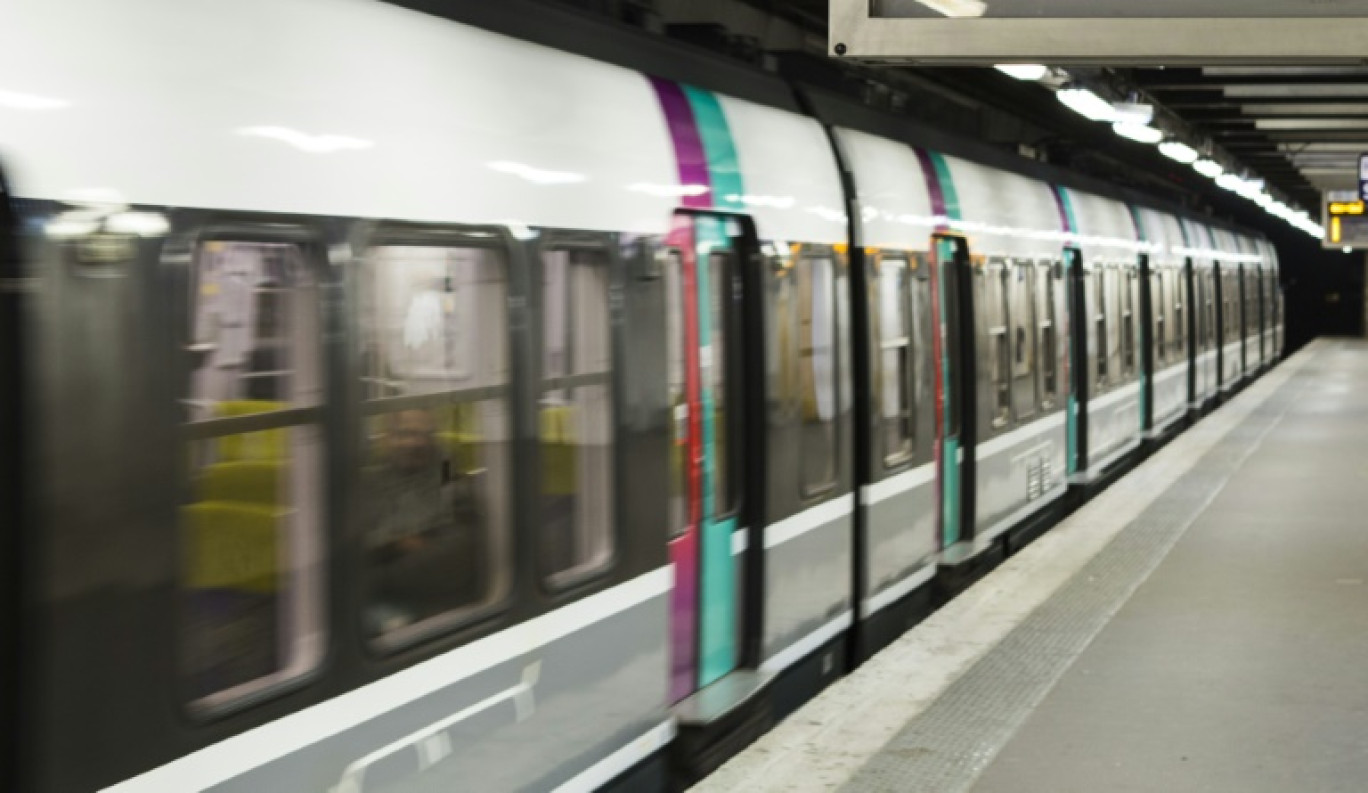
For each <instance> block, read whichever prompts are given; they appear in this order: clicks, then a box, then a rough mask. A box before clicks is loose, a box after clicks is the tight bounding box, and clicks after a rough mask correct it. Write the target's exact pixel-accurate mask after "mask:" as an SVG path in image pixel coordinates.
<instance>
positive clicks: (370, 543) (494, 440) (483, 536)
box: [359, 245, 512, 647]
mask: <svg viewBox="0 0 1368 793" xmlns="http://www.w3.org/2000/svg"><path fill="white" fill-rule="evenodd" d="M506 270H507V265H506V262H505V260H504V257H503V255H502V254H501V253H500V252H499V251H497V250H494V249H486V248H471V247H428V246H418V245H380V246H376V247H372V248H370V249H369V250H368V251H367V252H366V257H365V267H364V276H363V282H364V285H363V286H362V288H361V289H360V290H359V291H360V293H361V316H360V331H361V338H362V350H361V354H362V370H361V377H362V394H363V398H364V400H365V401H364V404H363V406H362V412H363V415H364V421H363V431H364V451H363V456H362V476H361V494H362V503H363V508H362V519H361V525H362V531H363V532H364V536H363V539H364V542H363V545H364V548H365V572H366V575H365V579H364V592H365V607H364V611H363V614H362V620H363V626H364V628H365V630H366V633H367V635H368V636H369V637H371V638H372V639H378V640H381V642H382V644H384V645H386V646H389V647H393V646H396V645H400V644H406V643H408V642H410V641H412V640H413V639H416V638H419V637H422V636H427V635H431V634H432V633H433V632H434V631H438V630H442V629H445V628H449V627H451V626H452V625H453V624H455V623H457V622H461V621H463V620H465V619H467V618H469V617H470V616H471V615H472V614H473V613H474V612H475V611H476V610H477V609H479V608H480V607H481V606H484V605H487V604H489V603H491V602H493V601H494V600H496V599H499V598H501V597H502V594H503V591H504V589H505V588H506V586H507V570H508V567H509V561H508V555H509V548H508V536H509V521H510V517H509V514H508V512H509V500H508V498H507V496H506V494H507V493H508V492H509V490H510V482H509V476H510V470H511V466H510V459H509V458H510V455H511V453H512V438H511V429H510V426H509V410H510V408H509V394H508V384H509V360H508V342H507V333H508V331H507V327H508V320H507V307H506V306H507V300H506V293H507V275H506Z"/></svg>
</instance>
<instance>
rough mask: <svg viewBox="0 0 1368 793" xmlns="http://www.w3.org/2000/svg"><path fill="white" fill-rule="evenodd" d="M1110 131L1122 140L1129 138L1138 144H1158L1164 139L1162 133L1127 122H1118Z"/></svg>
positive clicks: (1152, 128)
mask: <svg viewBox="0 0 1368 793" xmlns="http://www.w3.org/2000/svg"><path fill="white" fill-rule="evenodd" d="M1112 129H1113V130H1114V131H1115V132H1116V134H1118V135H1120V136H1121V137H1123V138H1130V139H1131V140H1134V141H1139V142H1140V143H1158V142H1159V141H1161V140H1163V139H1164V133H1162V132H1160V131H1159V130H1157V129H1155V128H1154V127H1147V126H1145V125H1144V124H1134V123H1131V122H1129V121H1118V122H1117V123H1115V124H1112Z"/></svg>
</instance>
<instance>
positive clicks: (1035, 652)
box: [694, 340, 1368, 793]
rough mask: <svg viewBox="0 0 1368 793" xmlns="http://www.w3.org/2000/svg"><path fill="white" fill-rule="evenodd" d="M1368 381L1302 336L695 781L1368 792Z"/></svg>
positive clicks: (746, 786) (764, 787) (979, 789)
mask: <svg viewBox="0 0 1368 793" xmlns="http://www.w3.org/2000/svg"><path fill="white" fill-rule="evenodd" d="M1365 395H1368V342H1363V341H1350V340H1321V341H1317V342H1315V343H1313V344H1311V345H1309V346H1308V347H1307V348H1305V349H1303V350H1302V351H1301V352H1299V353H1297V354H1296V355H1295V356H1293V357H1291V358H1289V359H1288V360H1286V361H1284V362H1283V363H1282V364H1281V365H1280V366H1278V367H1277V368H1275V369H1274V370H1272V371H1271V372H1269V373H1268V374H1266V375H1265V376H1264V377H1263V378H1261V379H1259V380H1257V381H1255V382H1254V383H1252V384H1251V385H1250V386H1249V387H1248V388H1246V389H1245V390H1244V391H1243V392H1241V393H1239V394H1238V395H1237V396H1236V397H1234V398H1233V399H1232V400H1230V401H1229V402H1228V403H1226V404H1225V405H1224V406H1222V407H1221V408H1220V409H1218V410H1216V411H1214V412H1213V413H1212V414H1211V415H1209V416H1207V417H1206V418H1204V419H1203V420H1202V421H1200V422H1198V423H1197V424H1195V425H1194V426H1193V427H1192V428H1191V429H1189V430H1188V431H1187V432H1185V433H1183V434H1182V435H1181V436H1179V437H1178V438H1176V439H1175V440H1174V441H1173V442H1171V443H1170V444H1168V445H1167V446H1166V447H1164V448H1163V449H1161V450H1159V451H1158V452H1157V453H1156V454H1154V455H1153V456H1151V457H1150V458H1149V459H1148V460H1146V461H1145V462H1144V463H1143V464H1141V465H1140V466H1138V467H1137V468H1136V469H1135V470H1134V471H1133V472H1131V473H1130V474H1128V475H1127V476H1126V477H1124V478H1123V479H1121V480H1120V481H1118V482H1117V483H1116V484H1114V485H1113V486H1112V487H1110V488H1109V489H1107V490H1106V491H1105V492H1103V493H1101V494H1099V495H1098V496H1097V497H1096V498H1095V499H1093V500H1092V501H1090V502H1089V503H1088V504H1087V505H1085V506H1084V507H1083V508H1081V509H1080V510H1078V511H1077V512H1075V513H1074V514H1073V515H1072V516H1071V517H1069V518H1068V519H1067V520H1065V521H1064V522H1062V523H1060V524H1059V525H1058V526H1056V527H1055V528H1054V529H1052V530H1051V531H1050V532H1049V533H1047V534H1046V535H1045V536H1043V537H1042V538H1041V539H1040V540H1038V541H1037V542H1035V543H1034V544H1032V545H1031V546H1029V547H1027V548H1025V549H1023V550H1022V551H1021V552H1020V553H1018V554H1016V555H1015V556H1013V557H1012V558H1010V559H1009V560H1008V561H1007V562H1005V563H1004V564H1003V565H1002V566H1001V567H1000V568H999V569H997V570H996V571H994V572H993V573H992V574H990V575H989V576H987V577H985V578H984V579H983V580H982V581H980V582H978V583H977V584H975V585H974V586H973V587H972V588H970V589H969V590H967V591H966V592H965V593H964V594H962V595H961V596H960V597H958V598H956V599H955V600H953V601H951V602H950V603H949V604H947V605H946V606H945V607H944V608H942V609H941V610H940V611H938V612H936V613H935V614H933V615H932V616H931V617H930V618H928V619H927V620H926V621H925V622H923V623H922V624H921V625H919V626H918V627H916V628H914V629H913V630H912V631H910V632H909V633H907V634H906V635H905V636H903V637H902V638H901V639H899V640H898V641H897V642H895V643H894V644H893V645H891V646H890V647H889V648H888V649H887V650H885V651H884V652H883V653H881V654H879V655H878V656H876V657H875V658H873V659H871V660H870V661H869V662H868V663H867V664H865V665H864V666H863V667H861V668H860V669H858V670H857V671H856V672H855V673H854V674H852V675H850V676H849V677H847V678H845V679H843V680H841V681H840V682H838V683H836V684H835V685H833V686H832V687H831V688H829V689H828V690H827V691H825V692H824V693H823V694H822V695H820V696H819V697H818V698H816V699H815V700H813V701H812V702H811V703H810V704H809V705H808V706H807V707H805V708H803V709H802V710H800V711H798V712H797V713H795V714H794V715H792V716H790V717H789V718H788V719H787V720H785V721H784V722H783V723H782V724H780V725H779V726H778V727H776V729H775V730H774V731H772V732H771V733H769V734H768V735H766V736H765V737H763V738H762V739H761V740H760V741H758V742H757V743H756V744H754V745H753V746H751V747H750V748H749V749H747V750H746V751H745V752H743V753H742V754H741V755H739V756H737V757H736V758H734V759H733V760H732V761H730V762H729V763H728V764H726V765H725V766H723V767H722V768H721V769H719V770H718V771H717V772H716V773H714V774H713V775H712V776H710V777H708V778H707V779H706V780H704V781H703V782H702V783H701V784H700V785H698V786H696V787H695V788H694V790H697V791H703V792H704V793H712V792H720V791H740V790H744V791H786V792H788V791H860V792H861V793H863V792H864V791H899V793H909V792H919V791H925V792H926V793H953V792H955V791H974V792H975V793H1005V792H1006V791H1012V792H1013V793H1021V792H1022V791H1050V792H1051V793H1068V792H1071V791H1080V792H1081V791H1173V792H1178V791H1237V790H1238V791H1289V790H1306V791H1312V790H1314V791H1362V790H1365V789H1368V398H1365Z"/></svg>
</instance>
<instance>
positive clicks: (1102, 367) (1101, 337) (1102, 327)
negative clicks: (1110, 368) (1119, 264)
mask: <svg viewBox="0 0 1368 793" xmlns="http://www.w3.org/2000/svg"><path fill="white" fill-rule="evenodd" d="M1106 272H1107V271H1106V270H1103V269H1101V268H1098V269H1096V270H1093V272H1092V276H1093V285H1094V287H1095V289H1094V290H1093V293H1094V302H1093V305H1094V307H1095V310H1096V312H1097V313H1096V316H1095V318H1094V320H1093V322H1094V324H1095V326H1096V329H1097V334H1096V335H1097V350H1096V352H1095V353H1094V356H1093V357H1094V358H1096V360H1097V384H1098V385H1099V386H1102V387H1104V388H1105V387H1106V385H1107V363H1108V358H1109V357H1110V351H1109V350H1108V349H1107V290H1106V284H1105V282H1106V277H1105V276H1106Z"/></svg>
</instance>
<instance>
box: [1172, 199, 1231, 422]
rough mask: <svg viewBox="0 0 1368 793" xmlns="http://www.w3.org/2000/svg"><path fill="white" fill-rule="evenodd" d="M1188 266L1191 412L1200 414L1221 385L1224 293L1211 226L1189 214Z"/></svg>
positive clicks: (1185, 238) (1184, 222) (1186, 228)
mask: <svg viewBox="0 0 1368 793" xmlns="http://www.w3.org/2000/svg"><path fill="white" fill-rule="evenodd" d="M1181 223H1182V229H1183V242H1184V246H1185V247H1184V250H1183V253H1184V254H1185V256H1186V261H1185V263H1184V267H1185V269H1186V271H1187V284H1188V299H1189V301H1190V302H1191V303H1192V305H1193V306H1194V310H1193V312H1192V319H1191V321H1190V324H1191V329H1192V344H1191V345H1190V351H1189V355H1190V356H1191V358H1192V365H1191V368H1192V374H1191V376H1190V378H1189V383H1190V387H1189V396H1188V412H1189V414H1190V415H1194V416H1195V415H1200V414H1201V413H1202V412H1204V411H1205V410H1207V409H1209V408H1210V407H1211V405H1212V404H1213V403H1214V402H1215V400H1216V397H1217V394H1218V392H1219V389H1220V355H1221V345H1220V323H1219V319H1220V313H1219V308H1220V296H1219V293H1218V290H1219V282H1218V280H1217V270H1216V259H1215V256H1216V255H1217V254H1216V251H1215V250H1214V248H1213V246H1212V238H1211V232H1210V229H1208V228H1207V227H1206V226H1205V225H1203V224H1201V223H1199V222H1197V221H1195V220H1191V219H1188V218H1183V219H1182V220H1181Z"/></svg>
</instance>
